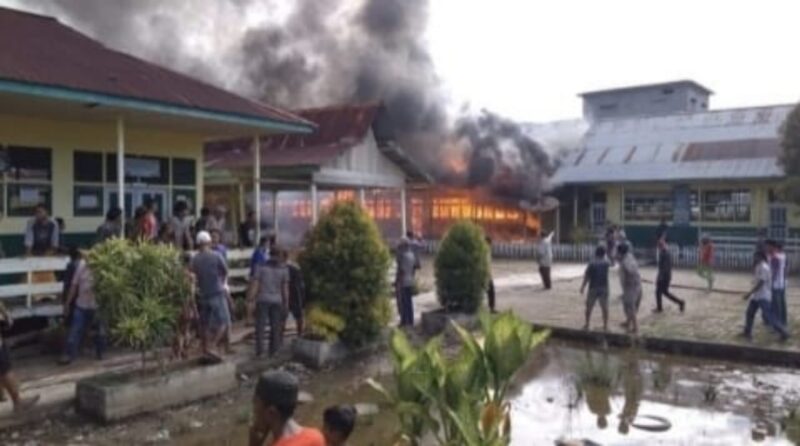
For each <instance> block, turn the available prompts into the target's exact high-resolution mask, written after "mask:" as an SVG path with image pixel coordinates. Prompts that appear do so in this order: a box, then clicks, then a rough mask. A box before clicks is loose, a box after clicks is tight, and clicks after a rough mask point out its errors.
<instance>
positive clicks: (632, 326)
mask: <svg viewBox="0 0 800 446" xmlns="http://www.w3.org/2000/svg"><path fill="white" fill-rule="evenodd" d="M617 260H618V261H619V265H620V267H619V282H620V285H621V287H622V309H623V310H624V312H625V322H624V323H623V324H622V325H623V326H624V327H625V330H626V331H627V332H629V333H633V334H636V333H638V331H639V324H638V321H637V320H636V315H637V313H638V312H639V304H640V303H641V301H642V278H641V275H640V274H639V264H638V263H637V262H636V258H635V257H634V256H633V253H632V252H630V246H629V245H628V244H626V243H624V244H621V245H619V246H618V247H617Z"/></svg>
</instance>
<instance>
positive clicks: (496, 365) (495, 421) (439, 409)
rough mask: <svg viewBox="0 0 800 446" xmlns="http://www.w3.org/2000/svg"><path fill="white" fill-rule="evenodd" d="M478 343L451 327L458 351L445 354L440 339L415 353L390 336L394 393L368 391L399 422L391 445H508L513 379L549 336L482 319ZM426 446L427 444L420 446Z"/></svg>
mask: <svg viewBox="0 0 800 446" xmlns="http://www.w3.org/2000/svg"><path fill="white" fill-rule="evenodd" d="M480 321H481V336H476V335H474V334H472V333H469V332H467V331H466V330H464V329H463V328H461V327H460V326H459V325H458V324H456V323H453V328H454V329H455V331H456V333H457V334H458V336H459V338H460V341H461V346H460V349H459V351H458V352H457V353H456V354H455V355H450V354H445V352H444V351H443V349H442V341H441V338H440V337H435V338H433V339H431V340H430V341H428V342H427V343H426V344H425V345H424V346H422V347H420V348H415V347H414V346H413V345H411V343H410V342H409V340H408V338H407V337H406V335H405V334H404V333H403V332H402V331H400V330H395V331H394V332H393V334H392V337H391V339H390V341H389V349H390V352H391V356H392V364H393V369H394V373H393V378H394V386H393V388H389V389H387V388H385V387H384V386H383V385H381V384H380V383H378V382H377V381H375V380H372V379H371V380H368V383H369V384H370V385H371V386H372V387H373V388H374V389H375V390H377V391H378V392H379V393H381V394H382V395H383V397H384V398H385V400H386V402H387V403H388V404H389V406H390V407H391V409H392V411H393V412H394V413H395V415H397V417H398V426H399V432H398V435H397V437H398V439H399V440H400V442H399V443H398V444H412V445H417V444H421V442H422V439H424V438H433V439H434V440H433V441H431V442H430V444H436V445H440V446H451V445H459V446H462V445H463V446H506V445H508V444H510V442H511V435H510V433H511V406H510V404H509V402H508V400H507V396H508V395H509V391H510V389H511V383H512V382H513V377H514V375H515V374H516V373H517V371H518V370H519V369H520V368H521V367H522V366H523V365H524V364H525V362H526V361H527V360H528V358H529V357H530V355H531V353H532V352H533V350H534V349H535V348H536V347H537V346H539V345H541V344H542V343H544V342H545V341H546V339H547V337H548V336H549V331H545V330H542V331H535V330H534V329H533V327H532V326H531V324H530V323H528V322H526V321H523V320H522V319H520V318H519V317H517V316H515V315H514V314H513V313H511V312H506V313H503V314H501V315H499V316H497V317H492V316H489V315H488V314H486V313H485V312H484V313H481V315H480ZM425 444H428V443H425Z"/></svg>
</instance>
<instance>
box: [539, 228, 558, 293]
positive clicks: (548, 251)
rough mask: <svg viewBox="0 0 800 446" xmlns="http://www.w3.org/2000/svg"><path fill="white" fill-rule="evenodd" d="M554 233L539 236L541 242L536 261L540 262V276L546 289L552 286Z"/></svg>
mask: <svg viewBox="0 0 800 446" xmlns="http://www.w3.org/2000/svg"><path fill="white" fill-rule="evenodd" d="M553 234H554V232H551V233H550V234H548V235H546V236H544V237H541V236H540V238H539V244H538V246H537V247H536V261H537V262H538V263H539V276H541V278H542V285H544V289H545V290H549V289H551V288H552V283H551V281H550V271H551V268H552V266H553Z"/></svg>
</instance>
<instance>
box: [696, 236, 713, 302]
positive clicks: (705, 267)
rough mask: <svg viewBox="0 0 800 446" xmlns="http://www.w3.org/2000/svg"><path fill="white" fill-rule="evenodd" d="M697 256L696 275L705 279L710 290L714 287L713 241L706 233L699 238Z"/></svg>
mask: <svg viewBox="0 0 800 446" xmlns="http://www.w3.org/2000/svg"><path fill="white" fill-rule="evenodd" d="M699 257H700V261H699V262H698V264H697V275H698V276H700V277H701V278H703V279H705V280H706V283H707V284H708V291H711V290H712V289H713V288H714V242H712V241H711V237H709V236H708V235H704V236H703V238H702V239H700V255H699Z"/></svg>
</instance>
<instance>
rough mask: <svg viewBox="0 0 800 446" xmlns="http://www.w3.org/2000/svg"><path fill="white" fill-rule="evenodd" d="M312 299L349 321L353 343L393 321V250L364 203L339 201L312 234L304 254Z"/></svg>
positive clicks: (344, 336) (344, 335) (346, 337)
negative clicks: (390, 309)
mask: <svg viewBox="0 0 800 446" xmlns="http://www.w3.org/2000/svg"><path fill="white" fill-rule="evenodd" d="M299 260H300V267H301V268H302V270H303V275H304V279H305V281H306V292H307V296H306V297H307V301H308V303H310V304H314V305H317V306H318V307H319V308H320V309H321V310H324V311H326V312H329V313H332V314H334V315H336V316H338V317H340V318H342V319H343V320H344V321H345V327H344V329H342V331H341V332H340V333H339V338H340V339H341V340H342V341H343V342H345V343H346V344H349V345H356V346H357V345H361V344H364V343H366V342H369V341H371V340H373V339H375V338H376V337H377V336H378V335H379V334H380V331H381V329H382V328H383V327H384V326H385V325H386V323H388V321H389V319H388V318H389V312H388V310H387V308H388V299H387V297H388V296H387V290H388V289H389V286H388V283H387V282H388V280H387V279H388V277H387V276H388V271H389V261H390V256H389V250H388V249H387V247H386V245H385V244H384V242H383V240H382V239H381V236H380V234H379V232H378V228H377V226H375V223H374V222H373V221H372V219H370V217H369V215H367V213H366V212H364V210H363V209H361V208H360V207H359V206H358V205H356V204H355V203H351V202H345V203H337V204H335V205H334V206H333V207H332V208H331V209H330V210H329V211H328V212H326V213H325V214H323V215H322V217H321V218H320V219H319V221H318V222H317V224H316V225H315V226H314V228H313V229H312V230H311V232H310V233H309V234H308V236H307V237H306V241H305V249H304V250H303V253H302V254H301V256H300V259H299Z"/></svg>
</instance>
